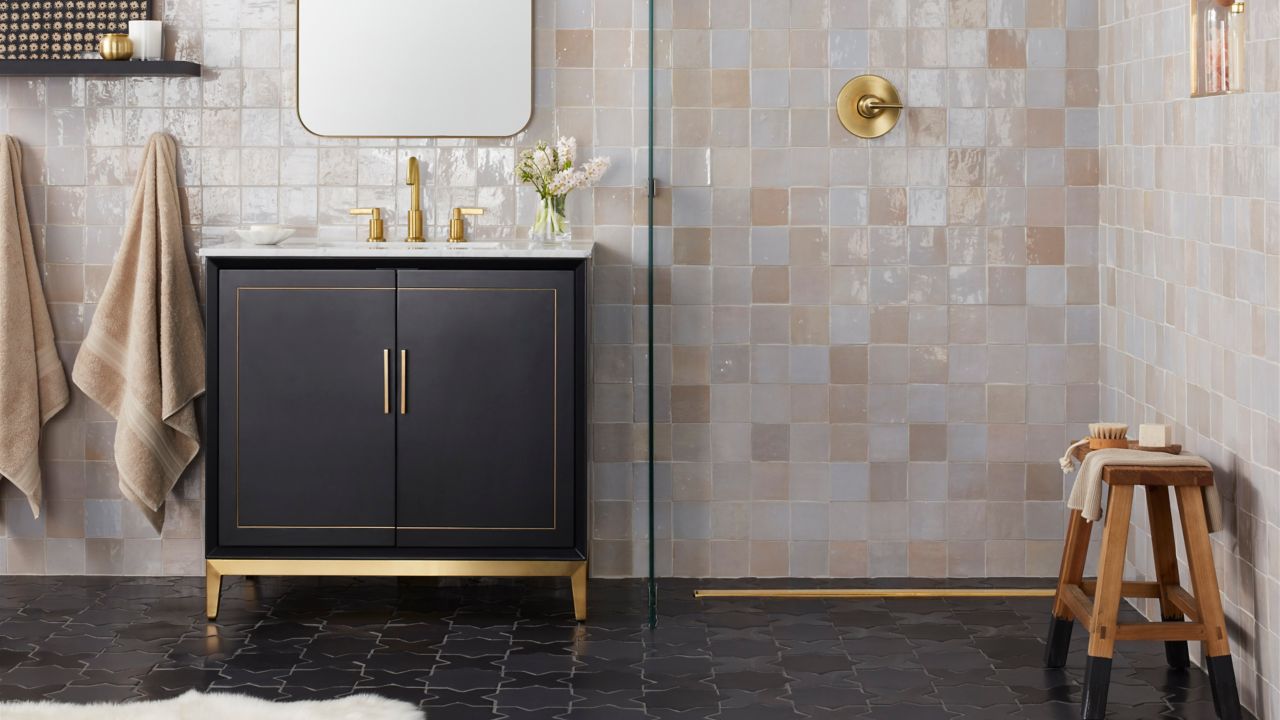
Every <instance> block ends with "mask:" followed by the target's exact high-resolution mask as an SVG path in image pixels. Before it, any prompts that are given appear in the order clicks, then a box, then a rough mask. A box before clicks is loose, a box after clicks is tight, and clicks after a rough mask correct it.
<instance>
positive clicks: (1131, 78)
mask: <svg viewBox="0 0 1280 720" xmlns="http://www.w3.org/2000/svg"><path fill="white" fill-rule="evenodd" d="M1246 8H1247V9H1246V17H1247V19H1248V22H1249V28H1248V43H1247V48H1246V54H1247V64H1248V65H1247V69H1246V73H1247V78H1246V79H1247V84H1246V87H1247V89H1248V90H1249V92H1248V93H1247V94H1243V95H1238V96H1234V97H1218V98H1203V99H1189V98H1188V89H1189V86H1190V79H1189V72H1190V70H1189V63H1188V45H1189V29H1188V26H1187V22H1188V17H1189V13H1188V12H1187V4H1186V3H1185V2H1183V1H1182V0H1166V1H1162V2H1150V3H1120V2H1117V3H1109V2H1108V3H1103V10H1102V16H1101V22H1102V28H1101V33H1100V37H1101V62H1100V64H1101V89H1102V92H1101V105H1102V109H1101V147H1102V163H1101V173H1102V177H1101V199H1102V202H1101V223H1102V283H1101V288H1102V292H1101V302H1102V346H1103V347H1102V410H1103V412H1102V414H1103V415H1104V416H1105V417H1107V418H1115V419H1117V420H1121V421H1124V422H1128V423H1131V424H1133V425H1136V424H1138V423H1141V422H1158V423H1166V424H1170V425H1172V426H1174V428H1175V430H1176V437H1177V440H1178V441H1179V442H1181V443H1183V444H1185V445H1186V446H1187V447H1188V448H1189V449H1190V450H1191V451H1193V452H1196V453H1198V454H1200V455H1203V456H1204V457H1206V458H1208V459H1209V460H1211V461H1212V462H1213V463H1214V465H1215V468H1216V470H1217V478H1218V482H1219V485H1220V487H1221V488H1222V492H1223V495H1224V497H1225V498H1226V500H1227V503H1226V510H1227V512H1226V515H1227V526H1226V528H1225V530H1224V531H1223V532H1221V533H1219V534H1217V535H1215V536H1214V556H1215V563H1216V566H1217V569H1218V576H1219V578H1220V579H1221V580H1222V586H1223V592H1224V598H1225V602H1226V610H1227V617H1228V622H1229V624H1230V626H1231V628H1230V629H1231V640H1232V643H1233V651H1234V654H1235V662H1236V668H1237V678H1238V679H1239V681H1240V684H1241V690H1242V697H1243V699H1244V702H1245V704H1246V705H1247V706H1248V707H1250V708H1251V709H1253V710H1255V712H1256V713H1257V714H1258V716H1259V717H1277V716H1280V689H1278V688H1277V673H1276V669H1277V667H1280V552H1277V548H1280V525H1277V518H1280V2H1277V1H1276V0H1267V1H1266V2H1250V3H1248V4H1247V6H1246ZM1139 506H1141V504H1139ZM1135 525H1136V529H1137V530H1138V531H1139V532H1137V533H1136V537H1135V539H1134V541H1133V543H1132V546H1133V547H1135V549H1136V551H1137V552H1136V554H1131V558H1132V559H1133V560H1134V564H1135V565H1136V566H1137V567H1136V569H1137V570H1139V571H1141V572H1144V573H1146V574H1147V575H1148V576H1150V575H1151V574H1152V567H1153V566H1152V564H1151V556H1150V536H1149V534H1148V533H1147V529H1146V528H1147V523H1146V518H1145V517H1144V518H1138V519H1137V521H1136V523H1135ZM1183 577H1184V578H1185V577H1186V568H1185V565H1184V567H1183ZM1149 609H1150V610H1151V611H1152V613H1153V614H1158V610H1157V609H1155V608H1149Z"/></svg>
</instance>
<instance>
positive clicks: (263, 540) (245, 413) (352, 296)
mask: <svg viewBox="0 0 1280 720" xmlns="http://www.w3.org/2000/svg"><path fill="white" fill-rule="evenodd" d="M395 296H396V295H395V272H394V271H392V270H385V271H383V270H355V271H341V270H228V271H224V272H222V273H221V274H220V282H219V297H220V301H219V333H220V337H221V338H222V341H221V347H220V356H219V370H218V372H219V382H220V385H221V390H220V393H219V395H220V397H219V398H218V403H219V423H220V437H221V438H222V442H221V448H220V455H219V477H218V482H219V492H218V497H219V519H220V520H219V526H220V527H219V542H220V544H222V545H226V546H276V547H302V546H332V547H342V546H377V545H386V546H391V545H394V543H395V530H394V528H395V421H396V417H395V415H394V413H393V412H392V410H393V408H392V407H391V400H392V393H393V388H392V387H391V383H392V380H393V378H392V375H393V372H394V356H393V350H394V348H395V334H396V328H395V312H396V308H395Z"/></svg>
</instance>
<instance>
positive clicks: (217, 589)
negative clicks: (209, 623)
mask: <svg viewBox="0 0 1280 720" xmlns="http://www.w3.org/2000/svg"><path fill="white" fill-rule="evenodd" d="M221 598H222V573H220V572H218V570H217V568H215V567H214V566H213V563H211V562H209V561H207V560H206V561H205V563H204V602H205V615H207V616H208V617H209V619H210V620H216V619H217V618H218V601H219V600H220V599H221Z"/></svg>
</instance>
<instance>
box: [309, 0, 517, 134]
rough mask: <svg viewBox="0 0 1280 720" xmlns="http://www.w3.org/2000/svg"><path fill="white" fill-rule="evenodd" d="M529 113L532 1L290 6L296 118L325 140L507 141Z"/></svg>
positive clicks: (370, 0) (347, 1)
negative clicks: (294, 12)
mask: <svg viewBox="0 0 1280 720" xmlns="http://www.w3.org/2000/svg"><path fill="white" fill-rule="evenodd" d="M532 113H533V0H364V1H362V2H352V0H298V117H299V119H301V121H302V124H303V125H304V126H305V127H306V128H307V129H308V130H309V131H311V132H312V133H314V134H316V135H321V136H326V137H507V136H511V135H515V134H517V133H519V132H520V131H521V130H523V129H524V127H525V126H526V125H527V124H528V123H529V119H530V117H531V116H532Z"/></svg>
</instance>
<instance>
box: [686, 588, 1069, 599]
mask: <svg viewBox="0 0 1280 720" xmlns="http://www.w3.org/2000/svg"><path fill="white" fill-rule="evenodd" d="M1054 592H1055V590H1054V589H1053V588H940V589H927V588H850V589H832V588H823V589H808V590H805V589H785V590H784V589H773V590H771V589H759V588H757V589H750V590H733V589H726V590H694V591H693V596H694V597H695V598H762V599H777V600H781V599H792V600H794V599H828V600H829V599H837V600H838V599H869V598H1002V597H1007V598H1051V597H1053V596H1054Z"/></svg>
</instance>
